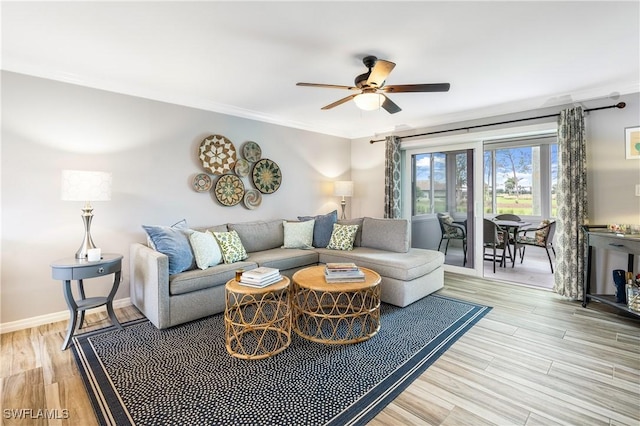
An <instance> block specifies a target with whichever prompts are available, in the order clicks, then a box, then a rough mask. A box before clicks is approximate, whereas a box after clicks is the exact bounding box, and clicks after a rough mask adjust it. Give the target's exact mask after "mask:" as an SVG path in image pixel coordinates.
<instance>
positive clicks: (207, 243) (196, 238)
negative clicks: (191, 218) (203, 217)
mask: <svg viewBox="0 0 640 426" xmlns="http://www.w3.org/2000/svg"><path fill="white" fill-rule="evenodd" d="M189 242H190V243H191V248H192V249H193V256H194V257H195V259H196V265H197V266H198V268H199V269H202V270H205V269H207V268H208V267H209V266H215V265H217V264H218V263H220V262H222V251H221V250H220V245H218V241H217V240H216V238H215V237H214V236H213V234H212V233H211V232H209V231H207V232H198V231H193V232H192V233H191V235H189Z"/></svg>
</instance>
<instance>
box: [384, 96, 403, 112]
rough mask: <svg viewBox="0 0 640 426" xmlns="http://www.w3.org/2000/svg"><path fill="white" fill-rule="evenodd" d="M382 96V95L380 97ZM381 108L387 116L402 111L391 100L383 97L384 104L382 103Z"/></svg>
mask: <svg viewBox="0 0 640 426" xmlns="http://www.w3.org/2000/svg"><path fill="white" fill-rule="evenodd" d="M382 96H384V95H382ZM382 108H384V109H385V110H387V112H388V113H389V114H395V113H396V112H400V111H402V109H401V108H400V107H399V106H398V105H396V104H395V102H393V101H392V100H391V99H389V98H387V97H386V96H384V102H383V103H382Z"/></svg>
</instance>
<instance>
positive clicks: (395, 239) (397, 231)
mask: <svg viewBox="0 0 640 426" xmlns="http://www.w3.org/2000/svg"><path fill="white" fill-rule="evenodd" d="M361 245H362V247H370V248H376V249H380V250H389V251H394V252H397V253H406V252H407V251H409V221H408V220H406V219H375V218H372V217H365V218H364V219H363V222H362V242H361Z"/></svg>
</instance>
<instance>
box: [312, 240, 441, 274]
mask: <svg viewBox="0 0 640 426" xmlns="http://www.w3.org/2000/svg"><path fill="white" fill-rule="evenodd" d="M316 251H317V252H318V253H319V255H320V258H319V261H320V263H329V262H353V263H355V264H356V265H358V266H360V267H364V268H369V269H372V270H374V271H376V272H377V273H378V274H380V275H381V276H383V277H389V278H394V279H397V280H402V281H410V280H413V279H416V278H418V277H421V276H423V275H426V274H428V273H430V272H432V271H434V270H435V269H437V268H439V267H441V266H442V265H443V264H444V254H443V253H442V252H439V251H436V250H426V249H418V248H410V249H409V251H408V252H406V253H393V252H389V251H385V250H379V249H373V248H369V247H355V248H354V249H353V250H351V251H337V250H330V249H316Z"/></svg>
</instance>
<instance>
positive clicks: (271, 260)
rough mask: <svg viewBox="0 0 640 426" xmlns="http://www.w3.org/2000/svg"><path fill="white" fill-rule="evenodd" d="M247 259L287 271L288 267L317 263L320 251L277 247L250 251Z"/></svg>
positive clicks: (294, 267)
mask: <svg viewBox="0 0 640 426" xmlns="http://www.w3.org/2000/svg"><path fill="white" fill-rule="evenodd" d="M247 261H251V262H255V263H257V264H258V265H260V266H268V267H269V268H277V269H280V271H286V270H287V269H296V268H301V267H303V266H311V265H317V264H318V253H316V251H315V250H301V249H284V248H276V249H271V250H264V251H259V252H255V253H250V254H249V257H248V258H247Z"/></svg>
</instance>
